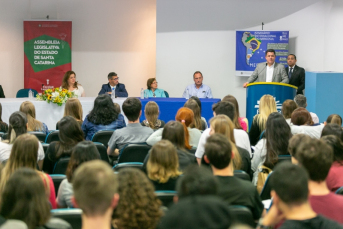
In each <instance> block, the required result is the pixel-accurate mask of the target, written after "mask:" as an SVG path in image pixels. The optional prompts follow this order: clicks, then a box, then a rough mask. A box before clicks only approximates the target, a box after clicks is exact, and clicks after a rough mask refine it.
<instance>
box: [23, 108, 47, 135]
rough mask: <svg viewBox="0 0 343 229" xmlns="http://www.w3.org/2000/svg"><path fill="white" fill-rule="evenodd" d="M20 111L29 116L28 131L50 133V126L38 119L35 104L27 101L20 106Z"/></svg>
mask: <svg viewBox="0 0 343 229" xmlns="http://www.w3.org/2000/svg"><path fill="white" fill-rule="evenodd" d="M19 111H21V112H23V113H24V114H26V116H27V123H28V126H27V130H28V131H39V132H44V133H45V134H48V133H49V130H48V126H47V125H46V124H45V123H43V122H40V121H38V120H37V119H36V109H35V106H34V105H33V103H31V102H30V101H25V102H23V103H22V104H21V105H20V108H19Z"/></svg>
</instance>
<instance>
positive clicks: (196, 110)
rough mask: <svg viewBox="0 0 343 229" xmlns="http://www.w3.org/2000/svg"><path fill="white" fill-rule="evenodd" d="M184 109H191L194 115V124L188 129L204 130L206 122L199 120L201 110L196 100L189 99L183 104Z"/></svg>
mask: <svg viewBox="0 0 343 229" xmlns="http://www.w3.org/2000/svg"><path fill="white" fill-rule="evenodd" d="M184 107H187V108H189V109H191V110H192V111H193V113H194V122H193V123H192V124H191V125H190V127H191V128H197V129H198V130H206V129H207V125H206V122H205V121H204V120H202V119H201V110H200V107H199V105H198V103H197V102H196V100H194V99H192V98H191V99H189V100H188V101H187V102H186V103H185V105H184Z"/></svg>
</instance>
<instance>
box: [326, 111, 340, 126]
mask: <svg viewBox="0 0 343 229" xmlns="http://www.w3.org/2000/svg"><path fill="white" fill-rule="evenodd" d="M329 123H332V124H337V125H339V126H342V117H341V116H339V115H338V114H332V115H329V117H328V118H327V119H326V121H325V122H324V124H325V125H326V124H329Z"/></svg>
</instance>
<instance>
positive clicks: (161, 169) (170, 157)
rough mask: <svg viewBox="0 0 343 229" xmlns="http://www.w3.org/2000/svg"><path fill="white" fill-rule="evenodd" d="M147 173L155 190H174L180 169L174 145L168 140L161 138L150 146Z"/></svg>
mask: <svg viewBox="0 0 343 229" xmlns="http://www.w3.org/2000/svg"><path fill="white" fill-rule="evenodd" d="M147 173H148V177H149V179H150V180H151V181H152V183H153V184H154V186H155V190H171V191H175V187H176V181H177V179H178V178H179V176H180V175H181V171H180V170H179V158H178V155H177V151H176V147H175V146H174V145H173V144H172V143H171V142H170V141H168V140H161V141H159V142H157V143H156V144H155V145H154V146H153V147H152V148H151V150H150V155H149V160H148V163H147Z"/></svg>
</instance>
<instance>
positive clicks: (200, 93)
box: [182, 71, 213, 99]
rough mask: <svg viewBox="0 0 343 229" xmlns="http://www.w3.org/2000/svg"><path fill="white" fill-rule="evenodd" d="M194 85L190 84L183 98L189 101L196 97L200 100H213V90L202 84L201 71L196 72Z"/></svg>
mask: <svg viewBox="0 0 343 229" xmlns="http://www.w3.org/2000/svg"><path fill="white" fill-rule="evenodd" d="M193 80H194V84H190V85H188V86H187V87H186V89H185V91H184V92H183V94H182V97H183V98H186V99H188V98H189V97H192V96H196V97H198V98H208V99H212V98H213V96H212V91H211V88H210V87H209V86H207V85H205V84H203V83H202V80H203V76H202V73H201V72H200V71H196V72H194V74H193Z"/></svg>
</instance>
